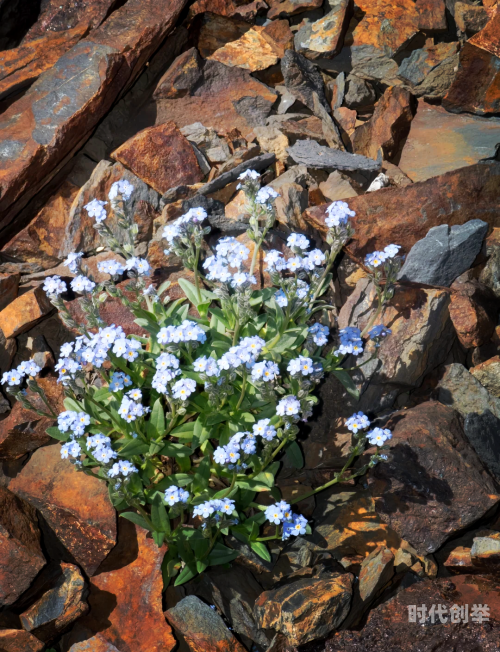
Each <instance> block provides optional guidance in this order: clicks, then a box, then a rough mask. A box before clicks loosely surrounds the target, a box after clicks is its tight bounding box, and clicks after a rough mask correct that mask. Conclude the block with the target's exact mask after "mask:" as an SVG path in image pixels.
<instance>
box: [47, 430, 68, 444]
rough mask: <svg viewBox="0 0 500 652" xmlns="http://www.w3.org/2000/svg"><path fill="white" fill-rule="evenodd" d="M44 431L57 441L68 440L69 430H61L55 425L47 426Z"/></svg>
mask: <svg viewBox="0 0 500 652" xmlns="http://www.w3.org/2000/svg"><path fill="white" fill-rule="evenodd" d="M45 432H46V433H47V434H48V435H50V436H51V437H53V438H54V439H58V440H59V441H69V432H61V431H60V430H59V428H58V427H57V426H52V427H51V428H47V430H46V431H45Z"/></svg>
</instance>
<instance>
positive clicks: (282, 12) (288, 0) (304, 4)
mask: <svg viewBox="0 0 500 652" xmlns="http://www.w3.org/2000/svg"><path fill="white" fill-rule="evenodd" d="M268 4H269V7H270V9H269V11H268V12H267V17H268V18H270V19H271V20H274V19H275V18H285V17H286V16H295V14H300V13H303V12H304V11H311V10H312V9H319V7H321V5H322V4H323V1H322V0H269V3H268Z"/></svg>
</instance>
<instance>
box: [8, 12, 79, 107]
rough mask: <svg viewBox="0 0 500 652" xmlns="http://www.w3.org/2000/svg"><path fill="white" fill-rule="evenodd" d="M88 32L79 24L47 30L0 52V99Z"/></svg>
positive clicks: (18, 88) (34, 76)
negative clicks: (53, 31)
mask: <svg viewBox="0 0 500 652" xmlns="http://www.w3.org/2000/svg"><path fill="white" fill-rule="evenodd" d="M87 32H88V25H87V24H86V23H81V24H80V25H77V26H76V27H75V28H74V29H68V30H65V31H64V32H57V33H55V34H52V33H50V32H49V33H48V34H46V35H43V36H41V38H37V39H36V40H33V41H30V42H28V43H26V44H25V45H21V46H19V47H18V48H14V49H12V50H6V51H5V52H1V53H0V100H3V99H5V98H6V97H8V96H9V95H11V94H13V93H18V92H20V91H21V90H23V89H24V88H26V87H27V86H29V85H30V84H32V83H33V82H34V81H35V79H38V77H39V76H40V75H41V74H42V73H43V72H45V71H46V70H49V69H50V68H51V67H52V66H53V65H54V64H55V63H56V61H57V60H58V59H59V57H61V56H62V55H63V54H64V53H65V52H67V50H69V49H70V48H72V47H73V46H74V45H75V44H76V43H78V41H79V40H80V39H81V38H83V37H84V36H85V34H86V33H87Z"/></svg>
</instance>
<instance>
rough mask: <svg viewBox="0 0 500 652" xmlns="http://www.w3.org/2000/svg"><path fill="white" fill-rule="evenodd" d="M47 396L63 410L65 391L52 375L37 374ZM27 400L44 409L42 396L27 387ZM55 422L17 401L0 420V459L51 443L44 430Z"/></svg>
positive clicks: (31, 450) (13, 457)
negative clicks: (42, 375)
mask: <svg viewBox="0 0 500 652" xmlns="http://www.w3.org/2000/svg"><path fill="white" fill-rule="evenodd" d="M37 383H38V385H39V386H40V387H41V388H42V389H43V391H44V392H45V395H46V397H47V400H48V401H49V403H50V405H51V406H52V408H53V409H54V411H55V412H56V413H58V412H62V410H64V406H63V400H64V398H65V394H64V391H63V387H62V386H61V385H60V384H57V383H56V380H55V378H50V377H46V378H37ZM27 392H28V398H29V400H30V402H31V403H32V404H33V405H34V406H35V407H37V408H39V409H43V410H46V406H45V405H44V404H43V401H42V399H41V398H40V397H39V396H38V395H37V394H34V393H33V392H31V390H27ZM52 425H54V420H53V419H50V418H47V417H41V416H38V415H37V414H36V413H35V412H32V411H31V410H25V409H24V408H23V407H22V406H21V404H20V403H18V402H17V401H16V402H15V403H14V406H13V408H12V411H11V412H10V414H9V415H8V416H7V417H6V418H5V419H3V420H2V421H0V460H16V459H19V458H21V457H24V456H25V455H26V453H31V452H33V451H34V450H36V449H37V448H40V446H45V445H46V444H48V443H50V442H51V441H52V440H51V437H50V436H49V435H47V433H46V432H45V431H46V430H47V428H49V427H50V426H52Z"/></svg>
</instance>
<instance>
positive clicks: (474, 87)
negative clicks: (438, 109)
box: [443, 12, 500, 115]
mask: <svg viewBox="0 0 500 652" xmlns="http://www.w3.org/2000/svg"><path fill="white" fill-rule="evenodd" d="M499 30H500V13H498V12H497V13H496V14H495V16H494V17H493V18H492V19H491V20H490V21H489V22H488V23H487V24H486V27H484V28H483V29H482V30H481V31H480V32H478V33H477V34H475V35H474V36H472V37H471V38H470V39H469V40H468V41H467V43H466V44H465V45H464V47H463V48H462V50H461V51H460V62H459V66H458V72H457V75H456V77H455V81H454V82H453V84H452V85H451V88H450V90H449V91H448V93H447V94H446V96H445V98H444V99H443V106H444V108H445V109H446V110H447V111H450V112H451V113H463V112H464V111H466V112H467V113H476V114H478V115H489V114H492V113H499V112H500V92H499V90H498V89H499V81H498V79H499V77H498V76H499V74H500V73H499V72H498V69H499V66H500V63H499V59H500V48H499V47H498V42H499V41H498V34H499Z"/></svg>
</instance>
